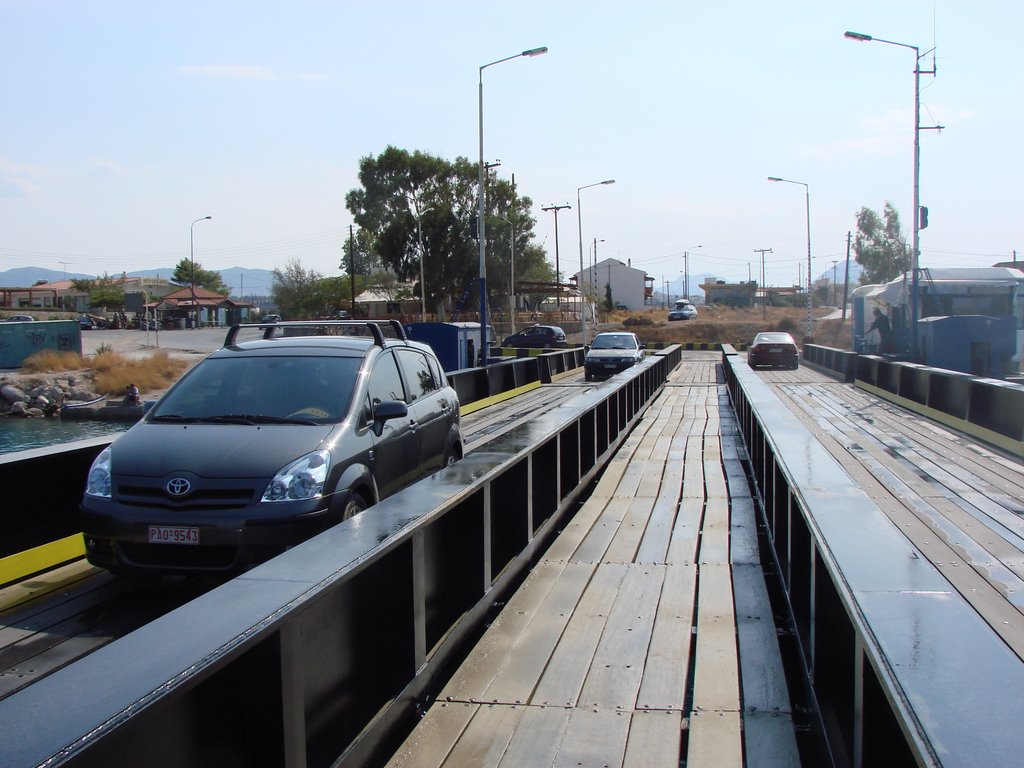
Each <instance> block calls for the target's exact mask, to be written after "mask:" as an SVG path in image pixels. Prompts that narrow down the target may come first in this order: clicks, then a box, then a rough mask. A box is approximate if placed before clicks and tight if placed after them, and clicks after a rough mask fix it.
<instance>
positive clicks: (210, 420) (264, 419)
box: [197, 413, 316, 425]
mask: <svg viewBox="0 0 1024 768" xmlns="http://www.w3.org/2000/svg"><path fill="white" fill-rule="evenodd" d="M197 421H199V422H202V423H203V424H249V425H252V424H311V425H315V424H316V422H315V421H313V420H312V419H296V418H288V417H286V416H266V415H262V414H255V413H227V414H224V415H223V416H204V417H203V418H201V419H197Z"/></svg>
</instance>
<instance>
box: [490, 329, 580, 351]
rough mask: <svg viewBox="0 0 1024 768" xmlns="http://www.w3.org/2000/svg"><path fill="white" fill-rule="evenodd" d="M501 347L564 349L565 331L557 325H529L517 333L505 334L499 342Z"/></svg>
mask: <svg viewBox="0 0 1024 768" xmlns="http://www.w3.org/2000/svg"><path fill="white" fill-rule="evenodd" d="M501 346H503V347H534V348H538V347H539V348H541V349H555V348H560V349H564V348H565V347H566V346H567V345H566V341H565V331H563V330H562V329H561V328H559V327H558V326H557V325H531V326H530V327H529V328H524V329H523V330H521V331H520V332H519V333H513V334H512V335H511V336H506V337H505V338H504V340H503V341H502V342H501Z"/></svg>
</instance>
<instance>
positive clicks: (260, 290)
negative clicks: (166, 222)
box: [0, 267, 274, 297]
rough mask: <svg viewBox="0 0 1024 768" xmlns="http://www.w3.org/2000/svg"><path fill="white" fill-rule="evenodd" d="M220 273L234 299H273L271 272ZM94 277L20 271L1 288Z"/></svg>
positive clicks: (1, 279) (3, 276)
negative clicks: (255, 297) (244, 297)
mask: <svg viewBox="0 0 1024 768" xmlns="http://www.w3.org/2000/svg"><path fill="white" fill-rule="evenodd" d="M217 271H218V272H220V277H221V280H223V281H224V284H225V285H226V286H227V287H228V288H230V289H231V295H232V296H235V297H240V296H247V297H250V296H269V295H270V286H271V285H272V284H273V282H274V273H273V272H271V271H270V270H269V269H247V268H245V267H230V268H228V269H220V270H217ZM173 273H174V267H166V268H164V269H140V270H137V271H135V272H128V273H127V274H128V277H166V278H169V277H170V276H171V275H172V274H173ZM91 277H94V275H87V274H84V273H82V272H68V273H65V272H63V271H62V270H56V269H44V268H42V267H17V268H15V269H8V270H7V271H5V272H0V287H3V288H30V287H32V286H33V285H35V284H36V283H38V282H39V281H41V280H45V281H46V282H48V283H55V282H57V281H59V280H84V279H87V278H91Z"/></svg>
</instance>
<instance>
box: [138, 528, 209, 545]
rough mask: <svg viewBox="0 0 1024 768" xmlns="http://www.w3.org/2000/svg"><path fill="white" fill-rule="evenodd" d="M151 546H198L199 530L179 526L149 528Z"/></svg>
mask: <svg viewBox="0 0 1024 768" xmlns="http://www.w3.org/2000/svg"><path fill="white" fill-rule="evenodd" d="M149 543H150V544H198V543H199V529H198V528H185V527H183V526H179V525H151V526H149Z"/></svg>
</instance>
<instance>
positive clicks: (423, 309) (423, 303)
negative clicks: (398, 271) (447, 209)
mask: <svg viewBox="0 0 1024 768" xmlns="http://www.w3.org/2000/svg"><path fill="white" fill-rule="evenodd" d="M432 210H434V209H433V208H424V209H423V210H422V211H421V210H417V211H416V238H417V239H418V240H419V242H420V322H421V323H425V322H427V281H426V279H425V278H424V274H423V260H424V258H425V257H426V251H425V249H424V248H423V226H422V225H421V224H420V220H421V219H422V218H423V214H424V213H426V212H427V211H432Z"/></svg>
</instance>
